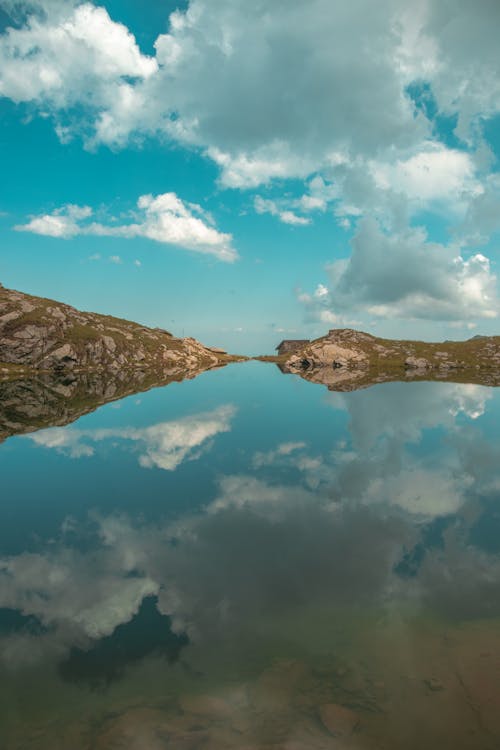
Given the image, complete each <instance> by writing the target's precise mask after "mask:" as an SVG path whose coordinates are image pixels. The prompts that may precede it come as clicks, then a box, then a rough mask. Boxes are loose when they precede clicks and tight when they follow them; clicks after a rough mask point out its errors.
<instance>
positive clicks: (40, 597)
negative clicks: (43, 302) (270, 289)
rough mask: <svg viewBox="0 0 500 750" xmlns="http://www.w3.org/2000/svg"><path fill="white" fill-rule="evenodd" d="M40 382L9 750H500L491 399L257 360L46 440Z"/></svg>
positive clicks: (16, 621)
mask: <svg viewBox="0 0 500 750" xmlns="http://www.w3.org/2000/svg"><path fill="white" fill-rule="evenodd" d="M39 385H40V384H38V385H37V388H35V389H34V388H33V387H32V385H30V386H29V388H28V390H29V392H30V394H31V398H33V394H36V396H35V401H37V402H39V403H40V404H41V405H42V406H43V408H41V410H40V419H39V421H38V422H36V424H32V414H31V413H30V418H29V419H28V418H27V422H28V423H29V425H30V426H29V429H31V430H33V431H32V432H29V433H28V434H18V435H17V436H11V437H8V438H7V439H6V440H5V441H4V442H3V443H2V444H1V445H0V476H1V486H2V503H1V507H0V672H1V681H0V733H1V747H2V748H7V749H8V750H14V749H15V750H21V749H23V750H24V748H27V749H28V750H31V749H33V750H35V749H38V748H40V749H43V750H45V749H47V750H49V748H50V750H58V749H59V748H60V749H61V750H68V749H69V748H71V750H73V749H74V750H79V749H80V748H82V749H83V748H85V749H88V750H94V749H95V750H104V749H107V748H110V749H111V750H112V749H113V748H130V749H132V750H143V749H144V750H146V749H147V750H157V749H158V750H161V749H162V748H169V750H170V749H171V748H179V750H180V749H181V748H182V750H187V749H188V748H189V749H190V748H193V749H194V748H198V747H199V748H209V750H210V749H212V748H213V750H215V749H216V748H217V750H221V749H222V750H223V749H224V748H241V749H242V750H243V748H246V750H250V749H251V748H254V749H255V748H263V749H264V750H265V749H267V748H275V749H276V750H277V749H278V748H287V749H288V750H299V749H303V750H309V749H311V750H316V749H318V750H322V749H323V748H325V750H328V749H330V748H332V749H334V748H349V749H350V748H353V749H354V748H356V749H357V750H365V749H366V750H371V749H372V748H373V749H379V748H380V749H381V748H386V749H388V750H389V749H392V748H403V747H404V748H415V749H417V748H418V749H420V748H422V750H423V749H424V748H440V749H443V748H444V749H446V748H450V749H451V748H453V750H457V749H461V748H470V749H471V750H472V748H474V750H478V749H481V750H482V749H483V748H484V749H485V750H487V749H488V748H492V750H493V748H498V747H499V746H500V587H499V582H500V507H499V493H500V435H499V429H498V424H499V412H500V395H499V393H498V392H497V389H493V388H487V387H484V386H480V385H467V384H453V383H439V382H437V383H425V382H413V383H411V382H410V383H383V384H380V385H376V386H374V387H372V388H366V389H363V390H359V391H353V392H349V393H335V392H329V391H328V390H326V389H325V388H323V387H321V386H319V385H315V384H313V383H308V382H306V381H305V380H301V379H300V378H297V377H293V376H285V375H282V374H281V373H280V372H279V370H278V369H277V368H276V367H274V366H272V365H270V364H264V363H257V362H249V363H245V364H237V365H232V366H229V367H227V368H225V369H223V370H219V371H213V372H208V373H206V374H204V375H201V376H200V377H198V378H197V379H195V380H192V381H184V382H182V383H172V384H169V385H168V386H166V387H163V388H156V389H154V390H150V391H148V392H145V393H135V394H132V395H129V396H127V397H126V398H123V399H122V400H116V401H112V402H110V403H107V404H105V405H103V406H100V408H98V409H97V410H96V411H93V412H91V413H87V414H85V412H86V411H88V409H89V408H90V407H89V404H91V405H92V404H93V406H92V408H94V407H95V406H97V403H93V402H92V400H90V401H88V400H87V401H86V400H85V399H84V398H83V397H82V394H81V392H80V391H79V392H78V394H79V395H78V398H79V399H80V401H78V403H77V406H78V408H73V409H68V408H66V409H65V410H63V412H64V413H62V412H61V410H60V409H59V407H58V409H59V410H58V412H57V415H56V418H54V419H52V420H51V419H50V414H49V412H50V408H48V407H47V404H50V403H52V402H51V401H50V398H49V397H48V396H47V394H48V393H49V391H48V390H47V388H48V385H47V384H46V383H42V386H41V387H39ZM23 387H24V388H27V387H28V386H27V385H26V384H25V385H24V386H23ZM51 387H52V386H51ZM58 387H59V386H58ZM49 390H50V389H49ZM50 392H51V393H52V394H53V393H54V391H53V387H52V391H50ZM6 394H7V391H4V404H3V406H2V405H1V404H0V410H1V409H2V408H3V409H4V413H6V414H8V415H10V417H9V419H10V422H9V424H11V425H12V424H14V423H15V424H17V425H20V424H21V422H22V419H21V417H20V414H21V412H22V408H21V407H22V404H23V403H28V402H29V399H26V398H24V401H23V399H17V400H16V395H15V393H14V394H13V392H12V390H9V391H8V396H7V395H6ZM120 394H121V391H117V392H116V395H113V394H111V395H110V398H118V397H119V396H120ZM8 399H10V401H8ZM102 400H105V399H101V401H102ZM7 401H8V403H7ZM20 404H21V406H20ZM51 408H52V407H51ZM28 411H29V409H28ZM14 413H15V419H14V417H13V416H12V415H13V414H14ZM80 413H82V414H84V415H83V416H81V417H80V418H79V419H76V417H77V416H78V415H79V414H80ZM30 419H31V421H30ZM71 419H76V421H72V422H70V423H69V424H64V422H66V421H68V420H71ZM16 420H17V421H16ZM4 421H5V420H4ZM44 422H45V424H52V425H54V424H56V425H59V426H51V427H47V428H42V429H35V428H38V427H43V424H44ZM9 429H11V431H13V432H15V431H16V430H15V429H14V428H9ZM26 429H27V428H26V425H24V427H22V429H21V427H19V426H18V427H17V431H18V432H26ZM4 434H10V433H9V431H8V430H7V431H4Z"/></svg>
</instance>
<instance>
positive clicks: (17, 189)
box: [0, 0, 500, 353]
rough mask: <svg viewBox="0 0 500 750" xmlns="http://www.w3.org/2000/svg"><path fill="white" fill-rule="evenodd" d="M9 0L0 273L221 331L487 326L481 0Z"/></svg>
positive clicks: (2, 46) (493, 231)
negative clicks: (474, 0)
mask: <svg viewBox="0 0 500 750" xmlns="http://www.w3.org/2000/svg"><path fill="white" fill-rule="evenodd" d="M371 10H372V4H371V3H370V2H369V0H355V1H354V2H353V1H350V2H349V3H347V2H346V1H345V0H342V1H340V0H336V1H335V2H332V0H310V2H308V3H305V2H299V1H298V0H287V2H284V0H272V1H271V2H269V0H267V2H261V0H256V2H254V3H252V4H249V3H247V2H244V0H210V2H209V0H190V2H182V3H176V2H172V1H170V2H162V3H147V4H144V3H140V2H139V1H138V0H112V1H111V0H110V1H109V2H105V3H101V4H98V3H91V2H83V3H82V2H78V1H77V0H75V2H73V0H64V2H62V1H61V0H32V1H31V2H17V1H15V0H0V153H1V163H2V183H1V192H0V233H1V238H2V242H1V250H0V281H1V282H2V283H3V284H4V285H6V286H9V287H13V288H17V289H21V290H23V291H26V292H30V293H33V294H39V295H42V296H47V297H53V298H56V299H60V300H63V301H65V302H69V303H70V304H73V305H75V306H77V307H80V308H83V309H89V310H95V311H99V312H106V313H112V314H115V315H119V316H122V317H127V318H131V319H135V320H138V321H141V322H144V323H146V324H150V325H160V326H163V327H166V328H168V329H170V330H172V331H173V332H174V333H176V334H178V335H182V334H184V335H194V336H196V337H197V338H199V339H201V340H202V341H204V342H206V343H209V344H218V345H222V346H225V347H227V348H229V349H230V350H231V351H238V352H242V353H262V352H267V351H271V350H272V349H273V348H274V346H276V344H277V343H278V342H279V340H280V339H281V338H284V337H285V338H286V337H308V338H309V337H313V336H317V335H321V334H322V333H324V332H326V331H327V330H328V329H329V328H332V327H346V326H349V327H357V328H363V329H365V330H368V331H371V332H373V333H377V334H379V335H384V336H398V337H408V338H415V337H419V338H427V339H440V338H467V337H469V336H470V335H475V334H477V333H489V334H492V333H498V314H499V311H500V305H499V298H498V286H497V278H496V276H497V265H498V240H499V229H500V211H499V210H498V207H499V202H500V175H499V173H498V168H499V164H498V157H499V154H500V57H499V56H498V51H497V46H498V45H497V38H496V34H495V30H496V29H498V27H499V26H498V24H499V22H500V7H499V6H498V4H497V3H496V2H492V1H490V0H480V2H478V3H475V4H474V5H473V6H472V4H470V3H466V2H465V0H452V2H449V3H447V4H446V7H445V6H444V4H443V3H441V2H439V3H438V2H436V1H433V0H430V2H428V3H423V2H422V3H420V4H415V3H414V2H411V3H410V2H409V1H408V2H407V1H406V0H398V1H397V2H396V0H381V2H380V4H378V7H377V17H376V18H375V19H374V18H373V17H372V16H373V14H372V13H371V12H370V11H371Z"/></svg>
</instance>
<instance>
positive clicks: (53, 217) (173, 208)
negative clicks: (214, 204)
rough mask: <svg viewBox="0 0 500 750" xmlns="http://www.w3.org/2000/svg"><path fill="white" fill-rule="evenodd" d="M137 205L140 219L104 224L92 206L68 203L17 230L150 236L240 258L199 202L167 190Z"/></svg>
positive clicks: (221, 257) (221, 256)
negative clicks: (191, 201)
mask: <svg viewBox="0 0 500 750" xmlns="http://www.w3.org/2000/svg"><path fill="white" fill-rule="evenodd" d="M137 208H138V211H137V217H136V218H138V221H135V222H129V223H123V220H121V223H120V220H118V219H114V218H113V217H110V219H109V223H106V224H102V223H99V222H91V221H88V220H89V219H90V217H91V216H92V213H93V211H92V209H91V208H89V207H88V206H82V207H80V206H73V205H67V206H63V207H62V208H58V209H56V210H55V211H53V212H52V213H51V214H43V215H41V216H34V217H33V218H32V219H31V220H30V221H29V222H28V223H27V224H19V225H17V226H16V227H15V229H16V230H17V231H19V232H33V233H35V234H42V235H47V236H49V237H61V238H63V239H68V238H70V237H76V236H77V235H94V236H97V237H123V238H127V239H133V238H135V237H146V238H148V239H150V240H154V241H156V242H161V243H164V244H169V245H175V246H177V247H182V248H185V249H187V250H192V251H194V252H197V253H203V254H208V255H214V256H215V257H216V258H218V259H219V260H222V261H225V262H226V263H232V262H233V261H235V260H236V259H237V257H238V254H237V253H236V251H235V250H234V248H233V247H232V237H231V235H230V234H224V233H222V232H219V231H218V230H217V229H216V228H215V227H214V226H213V223H214V222H213V219H212V217H211V216H210V214H209V213H207V212H206V211H204V210H203V208H202V207H201V206H199V205H197V204H196V203H187V202H184V201H182V200H181V199H180V198H179V197H178V196H177V195H176V194H175V193H163V194H162V195H157V196H153V195H141V197H140V198H139V200H138V201H137ZM116 257H118V256H112V258H116ZM114 262H117V261H116V260H115V261H114Z"/></svg>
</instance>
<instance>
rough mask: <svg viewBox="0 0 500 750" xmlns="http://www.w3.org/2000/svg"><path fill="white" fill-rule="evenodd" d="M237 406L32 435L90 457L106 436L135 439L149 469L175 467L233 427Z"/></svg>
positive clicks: (40, 441) (38, 441)
mask: <svg viewBox="0 0 500 750" xmlns="http://www.w3.org/2000/svg"><path fill="white" fill-rule="evenodd" d="M235 414H236V408H235V407H234V406H232V405H231V404H227V405H225V406H221V407H219V408H218V409H214V410H213V411H210V412H201V413H199V414H194V415H192V416H189V417H183V418H182V419H178V420H174V421H171V422H160V423H159V424H156V425H151V426H150V427H142V428H136V427H117V428H99V429H81V428H78V427H72V426H70V427H54V428H50V429H48V430H40V431H39V432H37V433H35V434H33V435H29V437H28V439H29V440H32V441H33V442H34V443H36V445H40V446H43V447H45V448H53V449H55V450H57V451H58V452H60V453H63V454H64V455H67V456H69V457H70V458H82V457H89V456H92V455H93V454H94V453H95V444H96V443H99V442H103V441H106V440H123V441H129V442H132V443H133V444H134V445H135V447H136V449H137V450H138V451H139V452H140V455H139V464H140V465H141V466H142V467H144V468H147V469H151V468H158V469H164V470H165V471H173V470H174V469H176V468H177V467H178V466H179V465H180V464H181V463H182V462H183V461H192V460H195V459H197V458H199V456H200V455H201V454H202V453H203V451H205V450H207V449H208V448H209V447H210V444H209V442H208V441H209V440H210V438H214V437H216V436H217V435H219V434H221V433H223V432H229V431H230V430H231V420H232V419H233V417H234V415H235Z"/></svg>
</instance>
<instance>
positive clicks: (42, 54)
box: [0, 2, 158, 136]
mask: <svg viewBox="0 0 500 750" xmlns="http://www.w3.org/2000/svg"><path fill="white" fill-rule="evenodd" d="M35 6H39V9H40V8H41V9H42V11H45V12H42V13H38V14H33V15H30V16H29V17H28V19H27V21H26V24H25V25H24V26H22V27H21V28H9V29H7V30H6V32H5V33H4V34H3V35H2V36H1V37H0V70H1V73H0V94H1V95H3V96H6V97H9V98H10V99H12V100H13V101H15V102H34V103H35V104H38V106H40V108H42V110H45V111H46V110H47V109H52V110H53V111H54V112H61V113H62V112H64V111H68V110H71V108H73V107H81V106H82V105H83V106H84V107H86V108H88V109H89V112H91V113H94V115H91V117H92V116H95V113H96V112H98V111H100V110H103V109H106V108H108V107H109V106H110V104H111V103H112V101H113V99H114V98H116V97H117V96H120V95H121V96H122V97H123V96H125V93H124V92H126V91H129V92H133V91H134V85H133V83H132V82H137V81H138V80H143V79H146V78H148V77H150V76H151V75H153V74H154V73H156V71H157V70H158V64H157V62H156V60H155V59H154V58H151V57H148V56H146V55H143V54H142V53H141V52H140V50H139V47H138V46H137V44H136V41H135V39H134V37H133V35H132V34H131V33H130V32H129V31H128V29H127V28H126V27H125V26H123V25H122V24H119V23H115V22H114V21H112V20H111V19H110V17H109V15H108V13H107V11H106V9H105V8H102V7H96V6H95V5H93V4H92V3H83V4H78V5H76V4H75V3H71V2H68V3H36V4H35ZM131 81H132V82H131ZM70 119H71V118H70ZM70 131H71V128H68V127H66V128H63V130H62V131H61V133H66V136H68V134H69V133H70Z"/></svg>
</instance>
